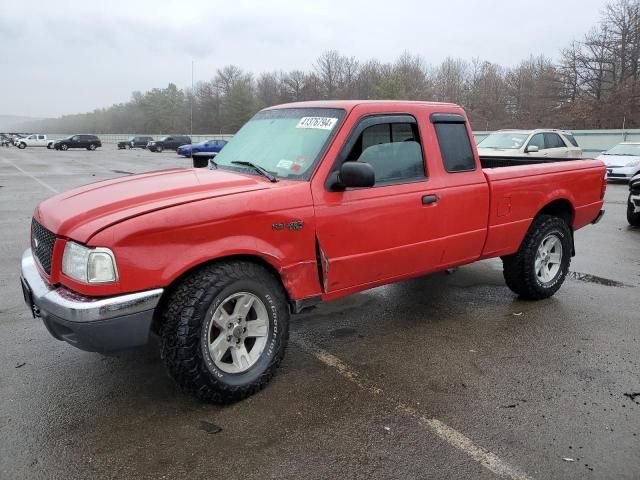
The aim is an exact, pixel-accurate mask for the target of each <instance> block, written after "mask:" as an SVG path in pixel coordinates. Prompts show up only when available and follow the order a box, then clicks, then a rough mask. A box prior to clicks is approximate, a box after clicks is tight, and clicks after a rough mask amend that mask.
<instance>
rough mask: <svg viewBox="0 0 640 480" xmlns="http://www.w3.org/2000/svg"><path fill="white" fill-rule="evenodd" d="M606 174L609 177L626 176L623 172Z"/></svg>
mask: <svg viewBox="0 0 640 480" xmlns="http://www.w3.org/2000/svg"><path fill="white" fill-rule="evenodd" d="M608 176H609V177H616V178H622V177H626V176H627V175H625V174H624V173H610V174H609V175H608Z"/></svg>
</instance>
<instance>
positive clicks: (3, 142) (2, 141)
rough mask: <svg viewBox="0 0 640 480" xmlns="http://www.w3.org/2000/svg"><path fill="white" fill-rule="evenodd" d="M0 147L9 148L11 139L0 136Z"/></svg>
mask: <svg viewBox="0 0 640 480" xmlns="http://www.w3.org/2000/svg"><path fill="white" fill-rule="evenodd" d="M0 146H2V147H10V146H11V138H10V137H8V136H7V135H4V134H0Z"/></svg>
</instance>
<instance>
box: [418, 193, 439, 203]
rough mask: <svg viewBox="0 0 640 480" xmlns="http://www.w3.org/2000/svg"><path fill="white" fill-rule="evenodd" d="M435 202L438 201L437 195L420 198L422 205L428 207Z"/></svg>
mask: <svg viewBox="0 0 640 480" xmlns="http://www.w3.org/2000/svg"><path fill="white" fill-rule="evenodd" d="M437 201H438V196H437V195H425V196H424V197H422V204H423V205H430V204H432V203H436V202H437Z"/></svg>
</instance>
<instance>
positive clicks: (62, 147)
mask: <svg viewBox="0 0 640 480" xmlns="http://www.w3.org/2000/svg"><path fill="white" fill-rule="evenodd" d="M60 150H69V145H67V144H66V143H63V144H62V145H60Z"/></svg>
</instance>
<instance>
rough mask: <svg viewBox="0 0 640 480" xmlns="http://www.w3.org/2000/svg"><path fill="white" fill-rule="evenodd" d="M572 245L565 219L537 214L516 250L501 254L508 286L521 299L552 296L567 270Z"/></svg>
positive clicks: (538, 298) (539, 298)
mask: <svg viewBox="0 0 640 480" xmlns="http://www.w3.org/2000/svg"><path fill="white" fill-rule="evenodd" d="M571 245H572V242H571V230H570V229H569V226H568V225H567V223H566V222H565V221H564V220H562V219H560V218H558V217H554V216H551V215H539V216H538V217H536V218H535V219H534V220H533V222H532V224H531V226H530V227H529V230H528V232H527V234H526V235H525V237H524V240H523V241H522V244H521V245H520V248H519V249H518V251H517V252H516V253H515V254H513V255H509V256H507V257H502V263H503V267H504V270H503V274H504V279H505V282H506V283H507V286H508V287H509V288H510V289H511V290H512V291H513V292H515V293H517V294H518V295H520V297H522V298H524V299H528V300H541V299H543V298H549V297H551V296H552V295H553V294H554V293H556V292H557V291H558V289H559V288H560V287H561V286H562V284H563V283H564V280H565V278H566V277H567V273H568V272H569V264H570V263H571V250H572V248H571Z"/></svg>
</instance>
